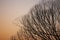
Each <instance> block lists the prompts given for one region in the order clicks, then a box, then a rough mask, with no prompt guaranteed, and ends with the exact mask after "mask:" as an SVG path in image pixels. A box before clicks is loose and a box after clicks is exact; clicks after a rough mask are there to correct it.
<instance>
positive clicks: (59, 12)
mask: <svg viewBox="0 0 60 40" xmlns="http://www.w3.org/2000/svg"><path fill="white" fill-rule="evenodd" d="M19 22H21V24H22V25H23V33H24V35H23V36H25V37H26V38H27V39H26V38H25V39H24V40H30V39H29V38H32V40H60V32H59V30H58V29H57V22H58V24H60V9H58V7H55V6H54V4H53V3H52V4H51V5H46V4H45V3H43V4H42V5H41V4H38V5H35V6H34V7H33V8H32V9H31V10H30V12H29V14H26V15H24V17H22V19H21V20H20V21H19ZM17 34H18V36H19V33H17ZM19 37H20V36H19Z"/></svg>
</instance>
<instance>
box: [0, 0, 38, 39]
mask: <svg viewBox="0 0 60 40" xmlns="http://www.w3.org/2000/svg"><path fill="white" fill-rule="evenodd" d="M38 1H39V0H0V40H9V38H10V36H11V35H14V34H16V31H17V30H18V28H19V27H17V26H16V25H15V24H13V23H12V22H13V21H14V19H15V18H17V17H19V16H20V17H21V16H23V15H24V14H26V13H27V12H28V11H29V9H30V8H31V7H32V6H33V5H35V4H36V3H38Z"/></svg>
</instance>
